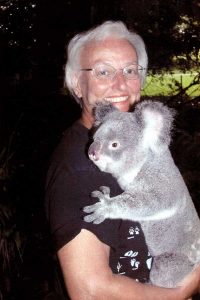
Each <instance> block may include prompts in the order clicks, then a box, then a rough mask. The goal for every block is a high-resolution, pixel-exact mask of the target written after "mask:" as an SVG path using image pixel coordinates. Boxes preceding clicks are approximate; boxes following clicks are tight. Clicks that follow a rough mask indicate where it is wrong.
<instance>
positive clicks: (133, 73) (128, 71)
mask: <svg viewBox="0 0 200 300" xmlns="http://www.w3.org/2000/svg"><path fill="white" fill-rule="evenodd" d="M141 70H142V68H141V67H140V66H138V65H130V66H128V67H126V68H124V70H123V73H124V75H125V76H126V77H127V78H137V77H138V76H139V74H140V71H141Z"/></svg>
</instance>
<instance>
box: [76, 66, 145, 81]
mask: <svg viewBox="0 0 200 300" xmlns="http://www.w3.org/2000/svg"><path fill="white" fill-rule="evenodd" d="M144 70H145V68H143V67H141V66H140V65H138V64H131V65H129V66H126V67H124V68H123V69H115V68H114V67H112V66H110V65H108V64H99V65H96V66H95V67H94V68H87V69H80V71H92V74H93V75H94V76H95V77H96V78H98V79H102V80H103V79H113V78H114V77H115V76H116V74H117V72H118V71H122V74H123V76H124V77H126V79H138V78H139V77H140V76H141V74H142V72H143V71H144Z"/></svg>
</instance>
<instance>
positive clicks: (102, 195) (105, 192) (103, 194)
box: [91, 186, 110, 201]
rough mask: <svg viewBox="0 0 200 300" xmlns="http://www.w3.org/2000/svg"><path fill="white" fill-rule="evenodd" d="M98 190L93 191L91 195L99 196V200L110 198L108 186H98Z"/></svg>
mask: <svg viewBox="0 0 200 300" xmlns="http://www.w3.org/2000/svg"><path fill="white" fill-rule="evenodd" d="M99 189H100V191H93V192H92V193H91V196H92V197H95V198H99V201H102V200H109V199H110V188H109V187H108V186H100V188H99Z"/></svg>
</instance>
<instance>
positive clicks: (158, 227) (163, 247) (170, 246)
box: [141, 218, 200, 256]
mask: <svg viewBox="0 0 200 300" xmlns="http://www.w3.org/2000/svg"><path fill="white" fill-rule="evenodd" d="M181 223H182V224H181ZM141 226H142V229H143V231H144V235H145V238H146V243H147V245H148V248H149V251H150V253H151V255H153V256H155V255H160V254H162V253H164V252H172V251H174V252H176V251H178V249H180V251H181V252H188V251H190V249H191V245H192V244H193V243H194V241H195V240H197V236H196V235H198V233H197V234H196V233H194V234H193V233H192V232H189V231H187V230H186V228H185V223H184V222H181V221H180V220H179V219H178V218H169V219H168V220H165V221H161V222H144V223H141ZM198 232H199V233H200V229H199V230H198ZM195 245H196V243H195ZM196 247H197V248H199V250H200V244H198V245H197V246H196Z"/></svg>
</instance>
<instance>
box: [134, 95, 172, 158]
mask: <svg viewBox="0 0 200 300" xmlns="http://www.w3.org/2000/svg"><path fill="white" fill-rule="evenodd" d="M135 114H136V119H137V122H138V123H139V124H140V125H141V126H142V139H143V146H144V147H145V148H151V150H152V151H154V152H157V153H158V152H161V151H163V150H164V149H166V147H168V146H169V144H170V141H171V129H172V122H173V119H174V115H175V111H174V110H172V109H171V108H169V107H167V106H165V105H164V104H163V103H161V102H154V101H143V102H141V103H139V104H138V105H137V106H136V110H135Z"/></svg>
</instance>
